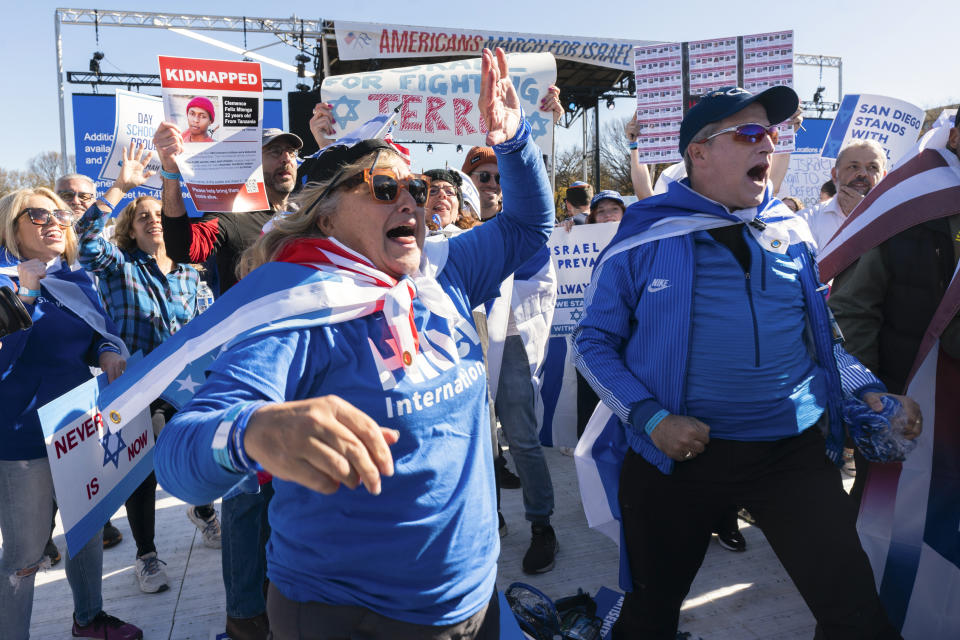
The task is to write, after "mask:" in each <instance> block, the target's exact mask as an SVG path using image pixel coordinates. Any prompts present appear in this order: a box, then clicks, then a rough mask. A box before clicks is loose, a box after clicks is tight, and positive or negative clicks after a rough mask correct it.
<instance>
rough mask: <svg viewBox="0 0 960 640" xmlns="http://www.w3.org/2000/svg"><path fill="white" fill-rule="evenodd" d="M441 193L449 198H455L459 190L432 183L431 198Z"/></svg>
mask: <svg viewBox="0 0 960 640" xmlns="http://www.w3.org/2000/svg"><path fill="white" fill-rule="evenodd" d="M441 194H442V195H444V196H447V197H448V198H455V197H456V196H457V190H456V189H455V188H454V187H435V186H433V185H430V197H431V198H436V197H437V196H439V195H441Z"/></svg>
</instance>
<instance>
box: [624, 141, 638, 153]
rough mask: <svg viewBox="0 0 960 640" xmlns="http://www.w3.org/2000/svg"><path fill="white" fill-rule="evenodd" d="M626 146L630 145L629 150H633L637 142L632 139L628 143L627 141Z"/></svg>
mask: <svg viewBox="0 0 960 640" xmlns="http://www.w3.org/2000/svg"><path fill="white" fill-rule="evenodd" d="M627 146H628V147H630V150H631V151H633V150H634V149H636V148H637V147H638V146H639V145H638V144H637V141H636V140H634V141H633V142H628V143H627Z"/></svg>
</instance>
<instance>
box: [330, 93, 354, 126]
mask: <svg viewBox="0 0 960 640" xmlns="http://www.w3.org/2000/svg"><path fill="white" fill-rule="evenodd" d="M330 104H332V105H333V118H334V120H336V121H337V124H338V125H340V130H341V131H343V130H344V129H346V125H348V124H350V123H351V122H353V121H354V120H359V119H360V116H359V115H357V105H359V104H360V101H359V100H351V99H350V98H349V97H347V96H340V97H339V98H338V99H336V100H334V101H333V102H331V103H330ZM341 107H342V108H341Z"/></svg>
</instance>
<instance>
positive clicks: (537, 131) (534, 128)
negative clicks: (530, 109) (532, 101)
mask: <svg viewBox="0 0 960 640" xmlns="http://www.w3.org/2000/svg"><path fill="white" fill-rule="evenodd" d="M527 122H529V123H530V134H531V135H532V136H533V137H534V138H539V137H541V136H545V135H547V124H549V123H550V120H547V119H546V118H544V117H543V116H542V115H540V114H539V113H533V114H530V115H528V116H527Z"/></svg>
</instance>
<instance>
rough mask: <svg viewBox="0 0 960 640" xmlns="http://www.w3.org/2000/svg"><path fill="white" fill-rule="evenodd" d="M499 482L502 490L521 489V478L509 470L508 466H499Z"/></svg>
mask: <svg viewBox="0 0 960 640" xmlns="http://www.w3.org/2000/svg"><path fill="white" fill-rule="evenodd" d="M497 482H499V483H500V488H501V489H519V488H520V487H521V486H522V485H521V484H520V477H519V476H517V475H516V474H515V473H513V472H512V471H510V469H507V465H497Z"/></svg>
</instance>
